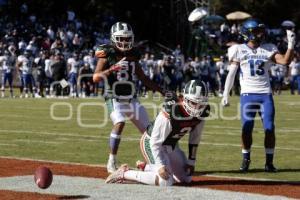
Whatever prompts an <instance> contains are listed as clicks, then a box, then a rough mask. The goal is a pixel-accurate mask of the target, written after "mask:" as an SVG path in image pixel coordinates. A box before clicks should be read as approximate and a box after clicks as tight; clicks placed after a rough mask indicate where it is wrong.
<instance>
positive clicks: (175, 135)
mask: <svg viewBox="0 0 300 200" xmlns="http://www.w3.org/2000/svg"><path fill="white" fill-rule="evenodd" d="M209 112H210V106H209V104H208V91H207V86H206V84H205V83H204V82H202V81H197V80H191V81H189V82H188V83H187V84H186V86H185V88H184V92H183V96H179V97H177V96H176V95H175V94H174V95H172V96H169V97H168V98H166V101H165V103H164V106H163V109H162V110H161V112H160V113H159V114H158V115H157V117H156V119H155V120H154V122H153V123H151V124H150V125H149V126H148V127H147V131H146V132H145V133H144V135H143V136H142V138H141V142H140V144H141V146H140V147H141V151H142V153H143V156H144V158H145V160H146V163H138V166H137V167H138V168H140V169H142V170H141V171H138V170H130V169H129V168H128V166H127V165H122V166H121V167H120V168H119V169H118V170H117V171H115V172H114V173H112V174H111V175H109V176H108V177H107V179H106V183H122V182H124V181H136V182H139V183H144V184H149V185H160V186H170V185H173V184H174V183H176V182H179V183H189V182H191V180H192V174H193V172H194V169H195V161H196V154H197V148H198V144H199V143H200V139H201V135H202V132H203V128H204V123H205V120H204V118H205V117H208V115H209ZM187 133H189V139H188V147H189V152H188V157H186V155H185V154H184V152H183V151H182V150H181V149H180V147H179V145H178V141H179V140H180V139H181V138H182V137H183V136H184V135H185V134H187Z"/></svg>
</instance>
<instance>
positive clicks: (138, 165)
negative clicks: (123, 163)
mask: <svg viewBox="0 0 300 200" xmlns="http://www.w3.org/2000/svg"><path fill="white" fill-rule="evenodd" d="M146 164H147V163H146V162H144V161H140V160H138V161H136V163H135V166H136V168H138V169H139V170H141V171H144V170H145V167H146Z"/></svg>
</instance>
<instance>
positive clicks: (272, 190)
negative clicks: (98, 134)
mask: <svg viewBox="0 0 300 200" xmlns="http://www.w3.org/2000/svg"><path fill="white" fill-rule="evenodd" d="M0 163H1V164H0V177H10V176H23V175H33V174H34V171H35V169H36V168H37V167H38V166H40V165H45V166H47V167H49V168H50V169H51V171H52V172H53V174H54V178H55V175H68V176H82V177H94V178H102V179H104V178H106V176H107V173H106V170H105V169H104V168H101V167H94V166H87V165H72V164H58V163H51V162H40V161H31V160H18V159H7V158H0ZM32 182H33V179H32ZM33 187H34V183H33ZM189 187H201V188H211V189H218V190H230V191H239V192H248V193H258V194H265V195H281V196H286V197H291V198H299V199H300V183H286V182H275V181H253V180H238V179H226V178H214V177H207V176H197V177H196V176H195V177H193V182H192V183H191V184H190V185H189ZM0 197H1V199H31V200H37V199H42V200H48V199H85V198H86V197H81V196H59V195H46V194H39V193H33V192H15V191H8V190H0Z"/></svg>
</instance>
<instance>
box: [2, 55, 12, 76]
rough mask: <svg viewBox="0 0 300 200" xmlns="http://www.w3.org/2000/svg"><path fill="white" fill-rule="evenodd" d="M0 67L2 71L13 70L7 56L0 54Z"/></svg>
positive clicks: (8, 71) (9, 71)
mask: <svg viewBox="0 0 300 200" xmlns="http://www.w3.org/2000/svg"><path fill="white" fill-rule="evenodd" d="M0 63H1V65H0V67H1V68H2V72H3V73H11V72H12V70H13V66H12V63H9V58H8V56H0Z"/></svg>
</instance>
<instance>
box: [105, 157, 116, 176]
mask: <svg viewBox="0 0 300 200" xmlns="http://www.w3.org/2000/svg"><path fill="white" fill-rule="evenodd" d="M106 169H107V172H108V173H113V172H115V171H117V161H116V159H109V160H108V162H107V165H106Z"/></svg>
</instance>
